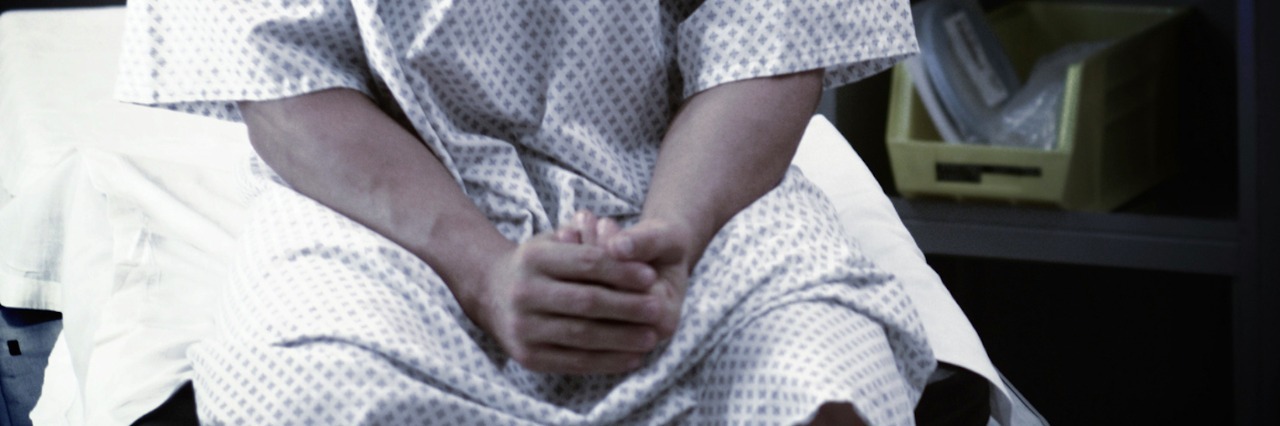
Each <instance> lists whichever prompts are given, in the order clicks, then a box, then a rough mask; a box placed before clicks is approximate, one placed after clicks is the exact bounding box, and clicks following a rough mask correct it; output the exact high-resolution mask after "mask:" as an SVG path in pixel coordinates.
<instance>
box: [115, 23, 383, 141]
mask: <svg viewBox="0 0 1280 426" xmlns="http://www.w3.org/2000/svg"><path fill="white" fill-rule="evenodd" d="M330 88H350V89H355V90H359V91H362V92H364V93H366V94H369V93H370V73H369V71H368V65H367V61H366V60H365V55H364V49H363V47H362V43H361V36H360V29H359V26H358V21H357V19H356V15H355V13H354V12H353V10H352V8H351V5H350V4H349V3H348V2H347V1H346V0H292V1H290V0H268V1H232V0H218V1H187V0H180V1H179V0H141V1H139V0H131V1H130V2H129V6H128V11H127V22H126V27H125V36H124V42H123V46H122V49H121V58H120V74H119V77H118V80H117V82H116V94H115V96H116V98H117V99H119V100H121V101H125V102H130V103H136V104H142V105H150V106H160V107H166V108H170V109H174V110H178V111H185V112H191V113H196V114H201V115H205V116H211V117H217V118H221V119H225V120H232V121H239V120H240V114H239V111H238V110H237V109H236V107H235V102H236V101H254V100H270V99H279V98H286V97H290V96H296V95H301V94H304V93H309V92H315V91H319V90H323V89H330Z"/></svg>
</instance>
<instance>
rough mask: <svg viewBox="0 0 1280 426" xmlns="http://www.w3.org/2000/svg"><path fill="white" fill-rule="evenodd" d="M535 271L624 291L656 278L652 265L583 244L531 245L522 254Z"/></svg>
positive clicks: (647, 284) (638, 288) (640, 288)
mask: <svg viewBox="0 0 1280 426" xmlns="http://www.w3.org/2000/svg"><path fill="white" fill-rule="evenodd" d="M523 256H525V259H524V260H525V262H527V263H528V265H530V266H531V267H533V268H534V270H535V271H537V272H539V273H541V274H543V275H546V276H548V277H552V278H555V279H557V280H560V281H576V282H584V283H593V284H600V285H603V286H608V287H612V288H615V289H619V290H626V291H645V290H647V289H648V288H649V287H651V286H652V285H653V283H654V281H656V280H657V276H658V273H657V271H655V270H654V269H653V267H651V266H649V265H646V264H643V263H639V262H621V261H618V260H615V259H613V258H610V257H609V256H608V255H607V254H606V253H605V251H604V249H601V248H599V247H593V246H588V245H585V244H582V245H578V244H564V243H552V244H532V245H530V246H529V247H528V248H527V249H526V250H525V251H524V253H523Z"/></svg>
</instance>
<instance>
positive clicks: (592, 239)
mask: <svg viewBox="0 0 1280 426" xmlns="http://www.w3.org/2000/svg"><path fill="white" fill-rule="evenodd" d="M596 220H597V219H596V215H594V214H592V213H591V212H590V211H587V210H578V213H576V214H574V215H573V226H574V227H575V228H578V232H579V233H580V234H581V235H582V241H581V243H582V244H586V245H589V246H594V245H596Z"/></svg>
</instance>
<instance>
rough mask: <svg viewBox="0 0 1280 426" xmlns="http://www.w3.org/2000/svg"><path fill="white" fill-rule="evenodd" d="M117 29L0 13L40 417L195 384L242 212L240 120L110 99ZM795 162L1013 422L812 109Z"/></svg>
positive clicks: (971, 346) (139, 409)
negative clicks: (51, 329) (46, 326)
mask: <svg viewBox="0 0 1280 426" xmlns="http://www.w3.org/2000/svg"><path fill="white" fill-rule="evenodd" d="M122 25H123V10H122V8H118V7H113V8H97V9H73V10H59V11H19V12H10V13H6V14H4V15H2V16H0V94H2V95H0V235H2V236H5V237H4V238H5V239H6V240H5V241H4V244H3V245H2V246H0V304H3V305H4V306H13V307H31V308H39V309H54V310H62V311H63V312H64V334H63V339H62V341H60V343H59V346H58V347H57V348H56V349H55V353H54V359H51V361H50V367H49V370H48V376H47V378H46V384H45V397H44V398H42V400H41V405H39V406H38V407H37V412H36V413H34V414H33V417H38V418H39V420H41V421H42V422H47V423H49V424H80V421H81V420H83V419H85V418H88V419H94V424H128V423H129V422H131V421H132V420H133V419H136V418H137V416H139V415H141V414H143V413H145V412H147V411H149V410H150V409H152V408H154V407H155V406H156V405H157V404H159V403H160V402H161V401H163V400H164V398H166V397H167V396H168V395H169V393H170V392H171V391H172V390H173V389H175V388H176V387H177V386H178V385H179V384H180V383H181V382H182V381H184V380H186V379H187V378H188V371H189V367H187V365H186V362H185V355H184V352H185V348H186V346H187V345H189V344H190V343H191V342H193V341H194V340H195V339H198V338H199V336H201V335H203V333H205V332H207V330H208V327H209V324H210V323H209V314H210V312H209V306H210V304H209V303H207V301H209V300H211V299H212V298H213V297H214V296H213V295H214V294H215V293H216V290H217V287H218V286H219V284H220V283H221V281H222V277H223V276H225V273H226V266H227V264H228V262H229V259H230V256H231V247H232V244H233V240H234V235H235V233H236V232H237V230H238V229H239V224H240V222H241V220H242V214H243V205H242V204H241V200H239V197H238V194H239V187H238V182H237V181H236V179H235V178H233V176H236V175H237V168H238V167H241V164H242V163H243V160H244V159H245V158H246V157H247V156H248V155H249V152H250V150H249V145H248V142H247V138H246V136H245V132H244V129H243V127H242V126H240V125H236V124H230V123H224V122H218V121H215V120H211V119H205V118H199V117H192V116H188V115H184V114H178V113H173V112H167V111H159V110H153V109H147V108H142V107H136V106H130V105H124V104H120V103H117V102H115V101H113V100H112V99H111V89H112V85H113V83H114V76H115V70H116V60H117V51H118V50H119V41H120V34H121V32H122ZM795 164H796V165H797V166H799V167H800V168H801V169H802V170H803V171H804V172H805V174H806V175H807V176H808V177H809V178H810V179H811V180H813V181H814V182H815V183H816V184H817V185H818V186H819V187H821V188H823V190H824V191H826V192H827V194H828V195H829V196H830V197H831V199H832V200H833V202H834V203H835V205H836V207H837V209H838V211H839V214H840V217H841V220H842V221H843V222H844V224H845V226H846V228H847V229H848V230H849V232H850V233H851V235H853V236H854V237H855V238H856V239H857V240H858V241H859V243H860V244H861V245H862V248H863V250H864V251H865V252H866V253H867V255H868V256H870V257H871V258H872V259H873V260H874V261H876V262H877V263H878V264H880V265H881V266H882V267H883V268H885V269H887V270H889V271H891V272H893V273H895V274H896V275H897V276H898V277H899V278H900V279H901V280H902V281H903V282H904V284H905V285H906V288H907V291H908V292H909V293H910V295H911V297H912V299H913V300H914V301H915V302H916V303H917V306H918V307H919V310H920V315H921V317H922V319H923V321H924V324H925V328H926V331H927V333H928V337H929V339H930V341H931V343H932V344H933V346H934V349H935V352H936V353H937V355H938V356H939V358H940V359H941V360H944V361H947V362H950V363H952V364H957V365H960V366H962V367H965V368H968V369H970V370H972V371H975V372H977V373H979V374H980V375H982V376H984V377H986V378H987V379H988V380H989V381H991V383H993V386H994V388H993V389H994V390H995V391H996V393H995V397H993V409H994V410H995V411H994V413H995V417H996V418H997V419H999V420H1001V421H1002V422H1004V421H1007V420H1008V419H1009V415H1010V398H1009V391H1008V390H1007V388H1006V387H1005V385H1004V383H1003V381H1002V380H1001V379H1000V378H999V375H998V373H997V372H996V370H995V368H994V367H993V366H992V365H991V363H990V361H989V360H988V359H987V356H986V353H985V351H984V349H983V347H982V345H981V342H980V341H979V340H978V337H977V334H976V333H975V332H974V330H973V328H972V326H970V325H969V322H968V320H967V319H966V318H965V317H964V315H963V313H962V312H961V311H960V309H959V307H958V306H957V305H956V304H955V302H954V301H953V300H952V298H951V296H950V294H949V293H948V292H947V291H946V289H945V287H943V285H942V283H941V281H940V280H939V278H938V276H937V275H936V274H935V273H934V272H933V271H932V269H930V268H929V267H928V265H927V264H925V262H924V256H923V255H922V254H921V253H920V251H919V249H918V248H917V247H916V245H915V243H914V241H913V240H912V239H911V236H910V234H909V233H908V232H907V230H906V229H905V227H903V225H902V222H901V220H900V219H899V218H898V216H897V214H896V212H895V211H894V209H893V206H892V204H891V203H890V202H889V200H888V198H886V197H885V195H884V193H883V191H882V190H881V189H880V187H879V185H878V184H877V183H876V181H875V179H874V177H873V176H872V175H871V174H870V172H869V171H868V170H867V169H866V167H865V165H863V163H862V161H861V160H860V159H859V158H858V157H857V154H856V153H854V151H853V150H852V148H850V147H849V145H848V143H846V142H845V141H844V139H843V138H842V137H841V136H840V134H839V133H838V132H837V131H836V130H835V129H834V128H833V127H832V126H831V124H830V123H829V122H827V121H826V120H825V119H823V118H821V117H815V119H814V121H813V122H812V123H811V125H810V127H809V131H808V132H807V133H806V136H805V139H804V141H803V142H802V143H801V147H800V150H799V153H798V154H797V157H796V160H795ZM51 212H56V214H54V213H51ZM17 241H21V244H16V243H13V242H17ZM32 244H36V245H38V246H39V247H42V248H41V249H40V250H35V251H33V250H26V249H24V250H16V249H12V248H14V247H19V246H21V247H24V248H25V247H33V245H32Z"/></svg>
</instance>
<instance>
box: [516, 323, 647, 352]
mask: <svg viewBox="0 0 1280 426" xmlns="http://www.w3.org/2000/svg"><path fill="white" fill-rule="evenodd" d="M523 324H524V325H523V326H522V327H521V329H520V330H519V332H520V334H521V335H522V336H523V338H524V339H525V340H526V341H528V342H533V343H535V344H550V345H556V346H561V347H564V348H570V349H577V350H588V351H611V352H639V353H647V352H649V351H651V350H653V348H654V347H656V346H657V345H658V337H659V336H658V333H657V331H655V330H654V329H653V328H652V327H648V326H643V325H637V324H632V323H623V322H617V321H597V320H585V319H581V318H573V317H562V316H548V315H536V316H534V317H531V318H530V319H529V320H528V321H525V322H524V323H523Z"/></svg>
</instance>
